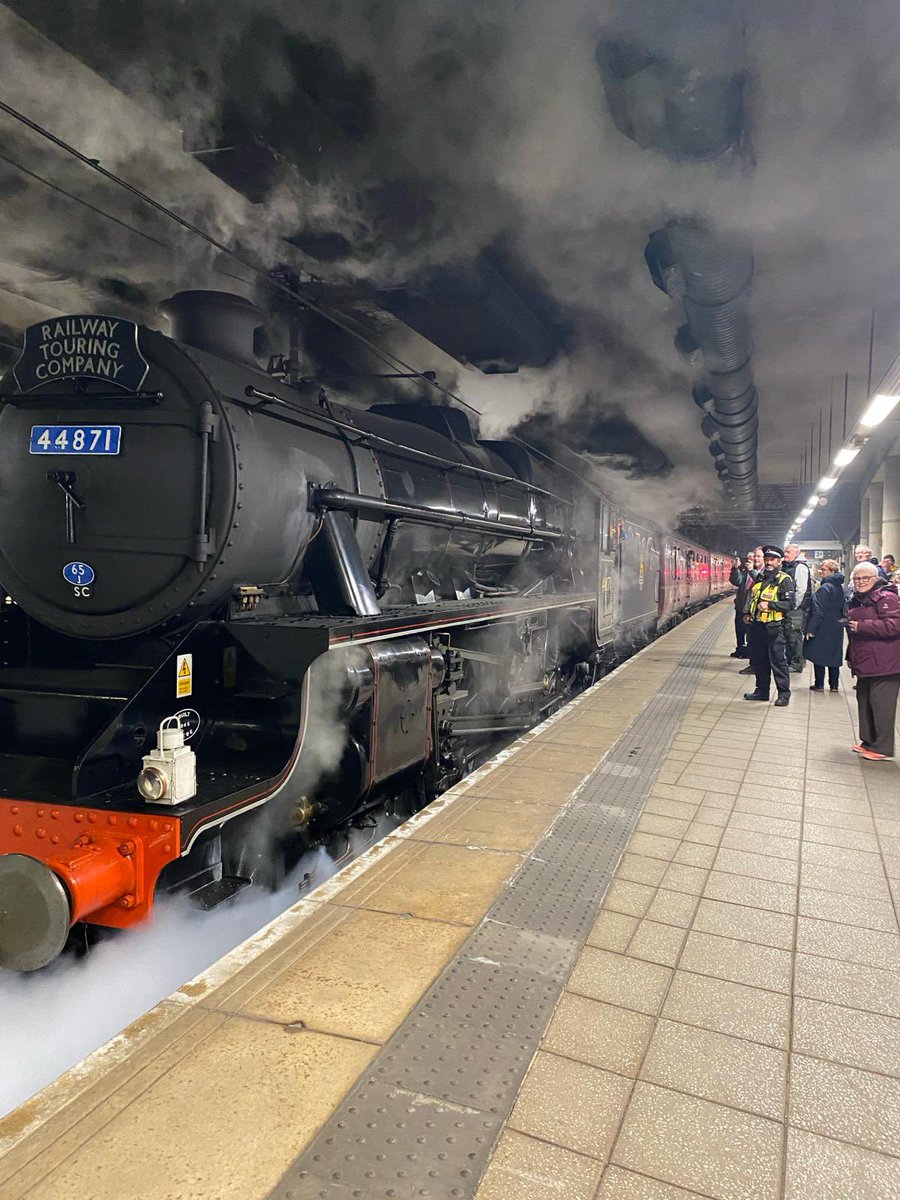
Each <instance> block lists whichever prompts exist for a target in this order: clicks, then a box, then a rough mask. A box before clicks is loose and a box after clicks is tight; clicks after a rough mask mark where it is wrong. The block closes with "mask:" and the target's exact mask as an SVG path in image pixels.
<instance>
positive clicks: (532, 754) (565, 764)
mask: <svg viewBox="0 0 900 1200" xmlns="http://www.w3.org/2000/svg"><path fill="white" fill-rule="evenodd" d="M601 753H602V752H600V751H597V750H594V749H593V747H591V746H583V747H582V748H581V749H579V748H578V747H577V746H553V745H549V744H544V743H543V742H542V741H539V742H535V743H533V744H532V745H530V746H528V747H526V748H525V749H523V750H520V751H519V752H518V754H517V755H516V766H517V767H518V766H519V765H523V766H524V765H525V764H526V763H527V764H528V769H529V770H536V771H553V772H554V773H555V772H556V771H567V772H573V771H575V772H580V773H581V774H582V775H587V774H588V773H589V772H590V771H593V770H594V768H595V767H596V766H597V763H598V762H599V761H600V757H601Z"/></svg>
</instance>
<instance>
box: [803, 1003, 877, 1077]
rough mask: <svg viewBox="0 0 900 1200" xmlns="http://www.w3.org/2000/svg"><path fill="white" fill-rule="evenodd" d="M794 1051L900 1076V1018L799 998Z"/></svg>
mask: <svg viewBox="0 0 900 1200" xmlns="http://www.w3.org/2000/svg"><path fill="white" fill-rule="evenodd" d="M836 998H838V999H839V998H840V997H836ZM794 1050H795V1051H796V1052H797V1053H799V1054H810V1055H814V1056H815V1057H817V1058H828V1059H831V1060H832V1061H833V1062H839V1063H844V1064H845V1065H846V1066H850V1067H859V1068H861V1069H862V1070H867V1071H879V1072H881V1073H882V1074H884V1075H893V1076H895V1077H900V1019H898V1018H897V1017H885V1016H881V1015H880V1014H877V1013H871V1012H861V1011H860V1010H859V1009H856V1008H844V1007H842V1006H841V1005H838V1004H823V1003H821V1002H820V1001H818V1000H807V999H805V998H804V997H802V996H798V997H797V998H796V1000H795V1002H794Z"/></svg>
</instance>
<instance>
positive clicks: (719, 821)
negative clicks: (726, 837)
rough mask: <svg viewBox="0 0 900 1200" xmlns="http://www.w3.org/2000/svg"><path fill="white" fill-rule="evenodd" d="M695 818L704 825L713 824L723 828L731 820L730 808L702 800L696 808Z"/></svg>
mask: <svg viewBox="0 0 900 1200" xmlns="http://www.w3.org/2000/svg"><path fill="white" fill-rule="evenodd" d="M696 819H697V820H698V821H701V822H702V823H703V824H704V825H715V826H716V827H717V828H719V829H723V828H724V827H725V826H726V825H727V824H728V822H729V821H730V820H731V809H730V808H725V807H722V806H720V805H716V804H709V803H707V802H706V801H704V802H703V803H702V804H701V805H700V807H699V808H698V809H697V817H696Z"/></svg>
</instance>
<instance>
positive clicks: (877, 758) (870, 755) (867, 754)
mask: <svg viewBox="0 0 900 1200" xmlns="http://www.w3.org/2000/svg"><path fill="white" fill-rule="evenodd" d="M859 757H860V758H867V759H869V761H870V762H886V761H887V757H888V756H887V755H886V754H878V753H877V752H876V751H875V750H867V749H866V748H865V746H863V747H861V749H860V751H859Z"/></svg>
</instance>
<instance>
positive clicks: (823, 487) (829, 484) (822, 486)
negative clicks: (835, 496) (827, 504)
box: [819, 475, 837, 492]
mask: <svg viewBox="0 0 900 1200" xmlns="http://www.w3.org/2000/svg"><path fill="white" fill-rule="evenodd" d="M836 483H837V475H825V476H823V478H822V479H820V480H819V491H820V492H830V491H831V489H832V488H833V487H834V485H835V484H836Z"/></svg>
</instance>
